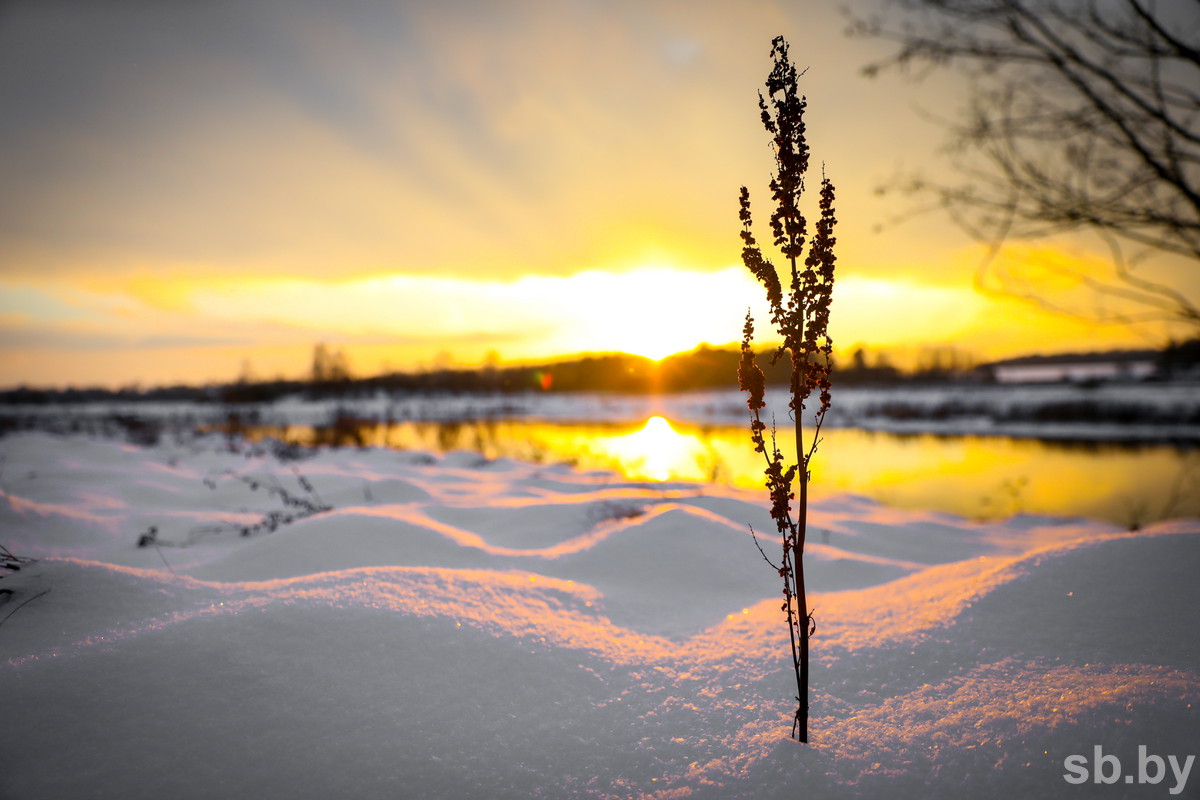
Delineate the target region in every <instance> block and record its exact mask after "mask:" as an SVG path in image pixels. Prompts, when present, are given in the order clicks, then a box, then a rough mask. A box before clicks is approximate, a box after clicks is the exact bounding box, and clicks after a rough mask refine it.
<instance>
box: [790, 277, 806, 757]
mask: <svg viewBox="0 0 1200 800" xmlns="http://www.w3.org/2000/svg"><path fill="white" fill-rule="evenodd" d="M794 263H795V260H794V259H793V264H794ZM793 268H794V267H793ZM792 358H796V359H799V358H800V356H799V355H798V354H796V353H793V354H792ZM806 366H807V365H806V364H804V363H803V362H802V361H801V362H799V363H798V364H797V365H795V368H796V369H798V370H800V372H801V380H803V371H804V368H805V367H806ZM796 405H797V408H796V410H795V414H796V464H797V466H798V467H799V468H798V469H797V470H796V471H797V473H799V474H798V475H797V476H796V477H797V478H798V479H799V481H800V487H799V489H800V491H799V497H798V498H797V504H796V539H795V542H794V544H793V550H794V552H793V556H792V559H793V561H794V562H795V572H794V573H793V574H794V575H795V576H796V616H797V620H796V621H797V622H798V623H799V625H800V630H799V631H798V633H799V635H800V655H799V659H798V660H799V664H798V665H797V670H796V701H797V703H798V707H797V708H796V729H795V731H794V733H795V734H797V735H796V738H797V739H799V740H800V741H801V742H807V741H808V633H809V624H808V596H807V594H806V593H805V587H804V539H805V536H806V534H807V532H808V459H807V458H806V457H805V453H804V414H803V411H804V408H803V405H802V404H801V403H800V402H799V401H798V400H797V404H796Z"/></svg>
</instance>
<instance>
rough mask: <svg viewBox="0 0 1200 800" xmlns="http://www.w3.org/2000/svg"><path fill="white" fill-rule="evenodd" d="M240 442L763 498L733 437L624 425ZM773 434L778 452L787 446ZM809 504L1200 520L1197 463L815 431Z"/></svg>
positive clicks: (1145, 450)
mask: <svg viewBox="0 0 1200 800" xmlns="http://www.w3.org/2000/svg"><path fill="white" fill-rule="evenodd" d="M245 432H246V433H247V434H248V435H249V436H251V438H262V437H266V436H272V437H275V438H278V439H282V440H285V441H292V442H297V443H300V444H307V445H312V444H326V445H343V446H346V445H357V446H380V447H391V448H397V449H405V450H426V451H432V452H447V451H450V450H473V451H477V452H480V453H482V454H483V455H484V456H486V457H487V458H501V457H507V458H513V459H519V460H525V461H537V462H546V463H551V462H568V463H572V464H575V465H577V466H579V467H581V468H584V469H604V470H612V471H615V472H617V473H619V474H621V475H624V476H626V477H628V478H630V479H635V480H649V481H674V480H680V481H689V482H692V481H701V482H709V483H717V484H725V485H732V486H736V487H741V488H750V489H753V488H761V487H762V485H763V478H762V470H763V457H762V455H761V454H758V453H755V452H754V451H753V449H752V446H751V445H750V443H749V435H748V432H747V430H746V428H745V427H743V426H732V425H718V424H714V425H693V424H686V423H680V422H673V421H670V420H668V419H666V418H664V417H662V416H651V417H649V418H647V419H644V420H641V421H640V422H637V423H632V424H616V423H599V422H592V423H557V422H544V421H529V420H483V421H478V422H412V421H407V422H393V423H385V422H377V421H361V422H356V421H348V420H342V421H341V422H339V424H338V425H337V426H336V427H332V426H319V427H318V426H302V425H290V426H257V427H254V428H250V429H247V430H246V431H245ZM786 439H787V437H786V436H784V435H783V432H781V438H780V449H781V450H783V451H784V452H785V455H787V457H789V458H791V455H790V454H789V453H788V446H787V445H788V442H787V441H785V440H786ZM812 466H813V470H812V471H813V483H812V488H811V495H812V496H813V497H814V498H819V497H822V496H829V495H833V494H841V493H853V494H860V495H865V496H868V497H871V498H874V499H876V500H879V501H881V502H883V503H885V504H888V505H893V506H898V507H905V508H921V509H933V510H939V511H945V512H949V513H953V514H957V515H961V516H965V517H969V518H975V519H1001V518H1005V517H1008V516H1011V515H1013V514H1017V513H1027V514H1052V515H1061V516H1082V517H1091V518H1098V519H1106V520H1110V521H1112V522H1115V523H1117V524H1118V525H1121V526H1122V527H1126V528H1133V527H1139V526H1142V525H1146V524H1149V523H1150V522H1154V521H1156V520H1159V519H1165V518H1172V517H1181V516H1200V452H1197V451H1195V450H1191V449H1187V448H1179V447H1173V446H1170V445H1162V444H1137V445H1129V444H1116V443H1096V442H1088V443H1075V444H1071V443H1062V442H1050V441H1042V440H1037V439H1024V438H1022V439H1018V438H1008V437H1000V436H943V435H933V434H904V435H901V434H894V433H883V432H871V431H864V430H858V429H852V428H842V429H827V430H826V431H824V432H822V441H821V444H820V447H819V449H818V451H817V454H816V456H815V457H814V460H813V465H812ZM764 497H765V493H764Z"/></svg>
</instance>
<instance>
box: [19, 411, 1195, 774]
mask: <svg viewBox="0 0 1200 800" xmlns="http://www.w3.org/2000/svg"><path fill="white" fill-rule="evenodd" d="M4 453H5V464H6V468H5V470H4V472H3V474H2V475H0V490H2V492H3V494H2V495H0V531H2V533H0V544H4V545H5V546H7V547H8V548H9V549H11V550H12V551H13V552H14V553H16V554H17V555H21V556H32V557H37V558H39V560H38V561H37V562H34V563H26V564H23V565H22V568H21V569H20V570H19V571H15V572H10V573H8V574H5V575H3V576H2V577H0V695H2V697H3V700H4V708H5V724H4V726H2V728H0V729H2V730H3V733H0V753H3V754H4V757H5V765H6V766H5V769H4V770H0V796H3V797H19V798H52V797H53V798H60V797H78V796H96V797H114V798H115V797H122V798H124V797H166V796H171V797H181V798H190V797H196V798H201V797H212V796H222V797H247V798H250V797H255V798H258V797H262V798H274V797H279V798H283V797H288V798H295V797H301V798H304V797H314V798H316V797H322V798H325V797H343V796H345V797H369V798H370V797H379V798H396V797H401V798H405V797H413V798H417V797H420V798H476V797H478V798H496V797H504V798H507V797H512V798H517V797H548V798H555V797H596V798H625V797H639V796H647V797H661V798H674V797H697V798H731V797H732V798H775V797H780V798H783V797H796V796H811V797H842V796H852V797H853V796H859V797H913V798H918V797H941V796H953V797H963V796H970V797H996V798H1009V797H1035V798H1036V797H1047V798H1049V797H1062V796H1071V790H1075V789H1077V788H1079V787H1073V786H1071V785H1069V784H1067V783H1065V782H1064V780H1063V777H1062V775H1063V772H1064V769H1063V759H1064V758H1065V757H1067V756H1068V755H1071V754H1086V755H1088V756H1089V757H1090V756H1091V753H1092V748H1093V747H1094V746H1095V745H1102V746H1103V747H1104V750H1105V751H1106V752H1109V753H1115V754H1117V755H1118V756H1119V757H1121V758H1122V759H1123V760H1125V761H1127V762H1128V764H1129V765H1130V768H1132V765H1134V762H1135V761H1136V756H1137V747H1138V745H1146V746H1148V747H1149V748H1150V750H1151V752H1157V753H1159V754H1161V755H1166V754H1174V755H1176V756H1179V757H1181V758H1182V757H1186V756H1187V755H1189V754H1196V755H1198V756H1200V639H1198V638H1197V637H1196V635H1195V631H1197V630H1200V602H1198V601H1200V589H1198V588H1197V587H1198V585H1200V584H1198V583H1197V581H1196V580H1195V576H1196V575H1197V574H1200V521H1196V520H1179V521H1173V522H1167V523H1159V524H1158V525H1155V526H1152V527H1150V528H1148V529H1146V530H1144V531H1140V532H1138V533H1134V534H1129V533H1123V532H1120V531H1118V530H1116V529H1115V528H1113V527H1112V526H1110V525H1105V524H1102V523H1095V522H1088V521H1085V520H1058V519H1048V518H1033V517H1024V518H1014V519H1012V520H1009V521H1007V522H1005V523H993V524H981V523H973V522H968V521H965V520H961V519H957V518H954V517H951V516H948V515H944V514H933V513H920V512H901V511H896V510H891V509H887V508H884V507H882V506H879V505H877V504H874V503H872V502H871V501H869V500H865V499H863V498H858V497H842V498H834V499H831V500H829V501H827V502H823V503H821V504H819V505H818V506H817V508H816V509H815V510H814V513H813V516H812V521H811V523H810V534H809V536H810V542H811V543H810V545H809V547H810V551H809V561H808V572H809V574H810V576H811V579H810V584H813V589H814V596H813V603H814V605H815V607H816V618H817V621H818V630H817V635H816V638H815V640H814V651H813V658H814V661H813V722H812V739H813V744H812V745H811V746H807V747H806V746H800V745H796V744H795V743H794V742H791V741H790V740H788V739H787V733H788V728H789V720H790V714H791V710H792V704H791V701H790V700H789V696H788V691H789V689H788V681H789V679H790V676H789V672H790V664H789V663H787V662H788V656H787V650H786V633H785V631H784V629H783V626H782V623H781V619H780V617H781V615H780V613H779V608H778V605H779V600H778V599H777V597H778V595H777V593H778V587H777V586H776V585H775V584H776V576H775V575H774V573H773V571H772V570H771V568H770V567H768V566H767V565H766V564H764V563H763V561H762V558H761V556H760V555H759V554H758V551H757V550H756V549H755V547H754V542H753V541H752V539H751V538H750V533H749V528H748V527H747V526H748V525H753V526H754V529H755V530H756V531H759V532H760V537H762V538H761V541H762V543H763V545H764V548H765V549H766V551H767V554H768V556H772V555H773V552H772V550H773V547H772V545H773V541H774V540H773V537H772V536H771V532H772V531H773V526H772V525H771V522H770V518H769V517H768V516H767V513H766V510H765V508H764V507H763V504H762V502H761V499H760V498H758V497H756V496H754V495H753V494H752V493H742V492H737V491H733V490H725V489H720V490H718V489H714V488H711V487H704V486H693V485H684V484H632V483H629V482H624V481H620V480H617V479H616V478H614V477H613V476H609V475H603V474H599V473H581V472H576V471H573V470H570V469H567V468H565V467H546V466H539V465H532V464H521V463H516V462H508V461H499V462H483V461H481V460H480V459H479V458H478V457H476V456H473V455H471V454H465V453H460V454H451V455H448V456H446V457H445V458H443V459H441V460H437V459H434V458H432V457H428V456H419V455H416V454H411V453H407V454H406V453H395V452H388V451H376V450H363V451H336V452H332V451H322V452H320V453H318V454H317V455H316V456H315V457H314V458H312V459H309V460H305V461H301V462H299V463H295V462H287V463H280V462H277V461H275V460H274V459H272V458H269V457H262V456H254V457H250V458H248V457H247V456H246V455H245V454H243V453H235V452H228V451H221V450H219V449H215V448H214V449H204V448H192V449H179V448H172V447H171V446H161V447H156V448H149V449H140V448H135V447H131V446H127V445H116V444H112V443H108V442H99V441H90V440H84V439H79V438H56V437H51V436H47V435H43V434H27V435H21V436H14V437H9V438H8V439H6V440H5V443H4ZM306 484H307V486H308V487H310V488H309V489H305V488H304V486H305V485H306ZM252 487H254V488H252ZM272 487H278V490H276V489H274V488H272ZM285 495H287V496H292V497H295V496H298V495H304V496H306V497H307V496H309V495H311V496H313V497H319V498H320V500H321V501H322V503H323V504H325V505H327V506H330V507H331V510H329V511H324V512H321V513H315V514H308V515H298V516H297V518H295V519H293V520H290V521H288V522H284V523H280V524H278V526H277V527H276V528H275V529H274V530H273V531H269V530H267V529H265V528H264V529H258V530H255V531H254V532H252V533H250V535H246V536H243V535H241V530H242V529H244V528H247V527H248V526H252V525H254V524H255V521H257V520H262V519H264V518H266V517H267V516H268V515H269V514H270V513H271V512H275V511H279V510H280V509H284V510H288V509H291V508H293V507H294V506H289V505H288V504H287V503H285V502H284V501H283V499H282V498H283V497H284V496H285ZM151 527H153V528H154V529H155V531H156V533H155V538H154V541H153V543H151V544H149V545H148V546H144V547H140V548H139V547H137V546H136V543H137V540H138V538H139V536H140V535H142V534H143V533H144V532H145V531H147V530H148V529H149V528H151ZM762 532H766V534H767V535H766V536H763V535H762ZM1173 784H1174V781H1173V779H1172V778H1170V777H1168V778H1167V779H1166V780H1165V781H1164V782H1163V783H1161V784H1159V785H1156V786H1141V785H1127V784H1125V783H1124V782H1119V783H1116V784H1113V785H1111V786H1110V785H1107V784H1096V785H1093V784H1090V783H1089V785H1088V786H1086V787H1082V788H1083V790H1084V792H1083V794H1086V796H1089V797H1091V796H1115V797H1143V796H1169V795H1168V789H1169V787H1170V786H1172V785H1173ZM1198 794H1200V773H1198V774H1196V775H1194V776H1192V778H1191V782H1190V783H1188V784H1187V786H1186V789H1185V790H1184V792H1183V794H1182V796H1184V797H1195V796H1198ZM1081 796H1082V795H1081Z"/></svg>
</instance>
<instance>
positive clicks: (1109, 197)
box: [851, 0, 1200, 329]
mask: <svg viewBox="0 0 1200 800" xmlns="http://www.w3.org/2000/svg"><path fill="white" fill-rule="evenodd" d="M885 10H887V11H890V12H891V13H883V14H880V15H878V16H875V17H872V18H868V19H861V18H860V19H855V20H854V24H853V25H852V28H851V33H852V34H859V35H871V36H876V37H882V38H885V39H891V40H894V41H897V42H898V43H899V44H900V47H899V50H898V51H897V52H896V53H895V54H893V55H892V56H890V57H889V58H886V59H884V60H881V61H878V62H876V63H873V64H870V65H868V66H867V67H866V68H865V70H864V72H865V73H866V74H867V75H870V76H874V75H877V74H878V73H880V72H881V71H883V70H888V69H902V70H913V71H914V72H915V73H916V74H917V75H918V77H921V76H923V75H926V74H929V72H931V71H937V70H939V69H956V70H960V71H961V72H962V73H963V74H964V75H966V76H967V78H968V80H969V81H970V88H971V95H970V97H971V99H970V100H969V102H968V104H967V106H966V107H965V108H963V109H961V113H960V115H959V116H958V117H957V118H956V119H954V120H952V121H950V122H948V123H947V125H948V126H949V128H950V134H951V144H952V148H951V149H952V150H953V151H954V152H956V153H957V154H958V159H957V160H958V163H957V167H958V174H959V175H961V177H962V181H961V182H959V183H953V184H947V183H935V182H931V181H928V180H926V179H923V178H917V179H914V180H912V181H911V182H909V183H908V185H907V187H906V188H908V189H911V190H916V191H918V192H922V193H925V194H927V195H928V196H931V197H933V198H934V199H935V200H936V201H937V202H936V205H937V206H939V207H941V208H942V209H944V210H945V211H946V212H947V213H948V214H949V215H950V217H951V218H952V219H953V220H954V221H955V222H956V223H957V224H958V225H959V226H961V227H962V228H963V229H964V230H966V231H967V232H968V233H969V234H970V235H972V236H973V237H974V238H976V239H977V240H979V241H981V242H983V243H985V244H986V245H987V247H988V257H987V258H986V259H985V261H984V263H983V264H982V265H981V267H980V272H979V275H978V277H977V283H978V284H979V285H980V286H981V288H984V289H991V290H995V289H1001V290H1004V291H1006V292H1009V293H1012V294H1017V295H1019V296H1023V297H1025V298H1026V299H1031V300H1035V301H1037V302H1039V303H1040V304H1041V305H1043V306H1046V307H1048V308H1051V309H1053V310H1057V311H1067V312H1071V311H1073V309H1070V308H1068V307H1065V306H1062V305H1059V304H1056V303H1054V302H1052V301H1050V300H1049V299H1048V298H1047V297H1046V296H1045V294H1044V292H1043V291H1042V290H1043V289H1044V287H1043V286H1041V285H1040V284H1039V282H1038V281H1037V280H1036V279H1033V280H1030V276H1029V274H1028V273H1027V272H1023V271H1022V268H1021V266H1020V265H1019V264H1018V265H1012V264H1007V265H1002V264H1000V263H999V259H997V256H998V254H999V253H1000V251H1001V248H1002V246H1003V245H1004V244H1005V242H1008V241H1012V240H1030V239H1039V238H1043V237H1048V236H1055V235H1058V234H1064V233H1067V234H1069V233H1078V232H1086V233H1090V234H1093V235H1095V236H1096V237H1098V238H1099V240H1100V241H1102V242H1103V243H1104V246H1105V247H1106V248H1107V253H1108V256H1109V260H1110V269H1108V270H1107V271H1103V270H1100V271H1096V270H1089V269H1086V268H1083V267H1078V266H1063V265H1062V264H1054V263H1042V264H1038V265H1037V267H1038V268H1039V269H1040V270H1043V271H1049V272H1050V273H1055V272H1057V273H1060V274H1064V275H1066V276H1068V277H1069V278H1070V279H1071V280H1072V281H1073V282H1074V283H1076V284H1078V285H1081V286H1083V287H1085V288H1087V289H1089V290H1091V292H1092V293H1094V294H1093V296H1094V298H1096V299H1098V300H1103V299H1106V298H1107V299H1109V300H1115V301H1117V303H1116V305H1117V306H1118V307H1119V308H1121V309H1129V308H1133V309H1136V310H1135V311H1133V312H1128V311H1122V313H1094V314H1093V316H1095V317H1097V318H1103V319H1104V320H1105V321H1112V322H1124V323H1129V322H1137V321H1150V320H1168V321H1174V322H1185V323H1188V324H1189V326H1194V328H1193V329H1195V328H1200V308H1198V304H1197V302H1196V300H1195V299H1194V298H1193V297H1189V296H1188V290H1187V288H1186V287H1184V286H1181V285H1179V283H1178V282H1177V281H1164V280H1162V279H1159V280H1154V279H1151V278H1149V277H1148V276H1147V275H1146V274H1145V270H1141V271H1140V272H1139V270H1138V269H1137V268H1138V266H1139V265H1140V264H1141V263H1142V262H1143V261H1145V260H1146V259H1148V258H1149V257H1151V256H1155V255H1159V256H1162V255H1164V254H1169V255H1170V256H1173V257H1177V258H1178V257H1181V258H1182V259H1183V260H1184V263H1186V264H1188V265H1189V267H1190V268H1192V269H1194V268H1196V267H1197V266H1200V0H1157V2H1156V0H890V3H889V4H888V6H886V7H885Z"/></svg>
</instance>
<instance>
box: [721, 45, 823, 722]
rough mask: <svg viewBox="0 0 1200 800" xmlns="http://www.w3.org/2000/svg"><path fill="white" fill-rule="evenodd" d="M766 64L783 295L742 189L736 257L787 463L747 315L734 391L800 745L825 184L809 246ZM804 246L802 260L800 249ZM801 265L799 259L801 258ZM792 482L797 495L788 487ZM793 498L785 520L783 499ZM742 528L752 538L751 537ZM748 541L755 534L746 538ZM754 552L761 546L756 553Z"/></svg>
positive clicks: (796, 143) (799, 119)
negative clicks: (778, 585) (789, 430)
mask: <svg viewBox="0 0 1200 800" xmlns="http://www.w3.org/2000/svg"><path fill="white" fill-rule="evenodd" d="M771 57H772V58H773V60H774V67H773V68H772V70H771V74H770V75H769V76H768V77H767V83H766V86H767V93H766V95H765V96H764V95H763V94H762V93H761V92H760V93H759V96H758V105H759V109H760V111H761V117H762V123H763V126H764V127H765V128H766V129H767V132H768V133H770V134H771V137H772V146H773V148H774V151H775V166H776V171H775V176H774V178H773V179H772V180H771V183H770V189H771V196H772V198H773V199H774V200H775V206H776V207H775V212H774V213H773V214H771V231H772V233H773V244H774V245H775V246H776V247H777V248H778V249H779V251H780V253H782V255H783V257H784V259H786V261H787V264H788V266H789V267H790V271H789V274H790V283H789V285H788V293H787V296H786V297H785V296H784V289H783V285H782V283H781V282H780V278H779V273H778V271H777V270H776V269H775V265H774V264H772V263H771V262H770V261H769V260H768V259H767V258H765V257H764V256H763V254H762V250H761V249H760V248H759V246H758V242H757V241H756V240H755V238H754V233H753V231H752V220H751V216H750V192H749V191H748V190H747V189H746V187H745V186H743V187H742V190H741V198H740V203H741V214H740V216H741V221H742V232H741V236H742V244H743V246H742V261H743V262H744V263H745V264H746V267H747V268H748V269H749V270H750V272H751V273H753V274H754V276H755V277H756V278H757V279H758V280H759V281H760V282H761V283H762V284H763V286H764V287H765V288H766V292H767V302H768V304H769V305H770V308H771V321H772V323H773V324H774V327H775V329H776V331H777V332H778V334H779V335H780V336H781V337H782V338H783V343H782V344H781V345H780V346H779V347H778V349H776V351H775V353H774V355H773V356H772V358H771V363H772V364H774V363H776V362H777V361H778V360H779V359H781V358H783V357H784V355H785V354H786V355H787V356H789V357H790V359H791V363H792V372H791V387H790V388H791V400H790V402H789V404H788V407H789V409H790V413H791V416H792V419H793V421H794V423H795V433H796V463H793V464H790V465H786V466H785V463H784V457H783V454H782V453H780V452H779V448H778V447H777V446H776V438H775V433H776V431H775V427H774V422H772V426H771V441H770V446H769V447H768V444H767V440H766V437H765V435H764V434H765V432H766V430H767V426H766V423H765V422H763V420H762V418H761V415H760V414H761V411H762V410H763V409H764V408H766V403H765V401H764V394H765V391H766V379H765V377H764V375H763V372H762V370H761V369H760V368H759V366H758V364H757V363H755V358H754V350H753V349H752V348H751V346H750V345H751V341H752V340H753V338H754V320H753V318H752V317H751V315H750V313H749V312H747V313H746V325H745V327H744V328H743V337H742V359H741V362H740V364H739V365H738V385H739V386H740V387H741V388H742V390H743V391H746V392H748V393H749V395H750V396H749V398H748V399H747V401H746V404H747V406H748V407H749V409H750V438H751V440H752V441H753V442H754V449H755V451H756V452H759V453H762V454H763V457H764V459H765V460H766V469H765V474H766V476H767V480H766V486H767V489H768V490H769V491H770V495H771V517H772V518H773V519H774V520H775V524H776V526H777V528H778V532H779V534H780V538H781V542H782V547H783V554H782V559H781V561H780V563H779V564H775V563H774V562H772V561H771V559H770V558H769V557H767V555H766V553H765V552H764V553H763V558H766V560H767V563H769V564H771V566H772V567H774V568H775V569H777V570H778V571H779V575H780V577H781V578H783V595H784V602H783V605H782V606H781V609H782V610H783V612H784V614H785V615H786V617H787V626H788V637H789V639H790V641H791V647H792V665H793V667H794V668H795V673H796V702H797V707H796V716H795V719H794V720H793V722H792V736H793V738H796V739H798V740H799V741H801V742H807V741H808V705H809V704H808V682H809V681H808V654H809V640H810V638H811V637H812V635H813V634H814V633H815V632H816V623H815V622H814V620H813V616H812V612H811V610H810V609H809V607H808V598H807V595H806V593H805V587H804V562H803V557H804V539H805V533H806V529H807V517H808V483H809V479H810V478H811V471H810V469H809V465H810V463H811V461H812V457H813V454H814V453H815V452H816V450H817V444H818V443H819V442H820V432H821V423H822V422H823V421H824V419H825V412H826V411H827V410H828V409H829V404H830V399H831V398H830V391H829V390H830V383H829V372H830V368H831V366H832V359H831V352H832V348H833V342H832V341H831V340H830V338H829V331H828V326H829V306H830V303H831V301H832V297H833V266H834V261H835V258H834V254H833V245H834V243H835V242H836V239H835V237H834V235H833V228H834V224H835V223H836V222H837V219H836V218H835V217H834V211H833V199H834V190H833V184H832V183H830V181H829V180H828V179H827V178H826V177H825V176H824V175H822V176H821V192H820V195H821V199H820V203H819V206H818V207H819V209H820V218H819V219H818V221H817V223H816V230H815V231H814V233H813V235H812V239H811V241H806V240H807V237H808V222H807V220H806V219H805V218H804V215H803V214H802V213H801V212H800V197H801V195H802V194H803V193H804V175H805V173H806V172H807V171H808V159H809V151H808V143H807V142H806V141H805V138H804V110H805V107H806V105H807V103H806V101H805V98H804V97H802V96H800V95H798V94H797V91H796V82H797V77H798V74H797V72H796V68H795V66H793V65H792V64H791V63H790V61H789V59H788V45H787V42H786V41H784V39H783V37H781V36H777V37H775V39H773V40H772V42H771ZM806 244H807V251H808V252H807V255H805V245H806ZM801 259H803V260H802V261H801ZM814 393H816V394H817V398H818V400H819V407H818V408H817V409H816V412H815V415H814V420H815V421H814V425H813V430H812V431H811V434H810V435H809V437H808V438H807V440H806V438H805V432H804V410H805V408H806V407H807V404H808V403H809V400H810V398H811V397H812V395H813V394H814ZM793 481H795V483H796V485H797V489H798V492H799V498H797V497H796V492H794V491H793V488H792V487H793ZM793 500H796V501H797V502H796V507H795V515H794V516H793V513H792V512H793V508H792V501H793ZM753 530H754V529H753V528H751V533H753ZM755 541H757V538H756V539H755ZM759 549H760V552H762V550H761V547H760V548H759Z"/></svg>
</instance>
